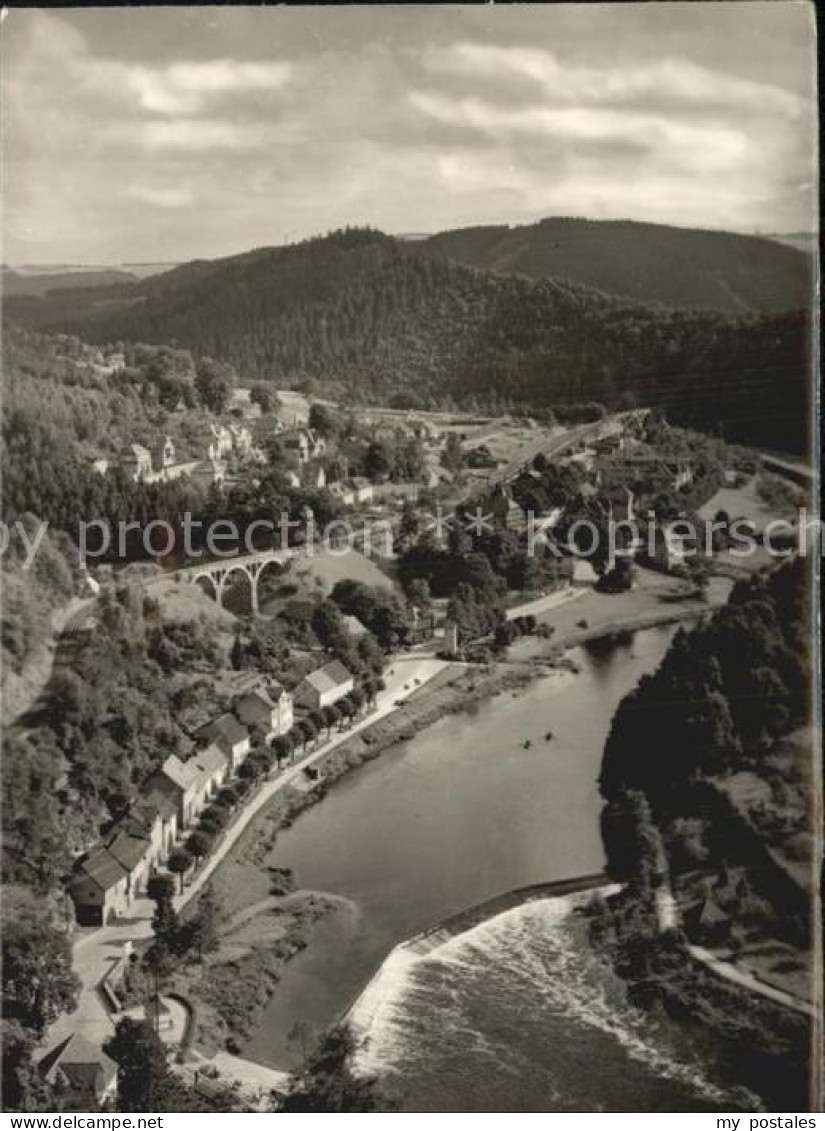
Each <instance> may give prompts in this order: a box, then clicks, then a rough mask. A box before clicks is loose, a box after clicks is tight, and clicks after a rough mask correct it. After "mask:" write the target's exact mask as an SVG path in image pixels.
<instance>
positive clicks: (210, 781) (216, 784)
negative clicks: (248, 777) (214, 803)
mask: <svg viewBox="0 0 825 1131" xmlns="http://www.w3.org/2000/svg"><path fill="white" fill-rule="evenodd" d="M192 761H193V762H194V763H195V765H196V767H197V768H198V770H199V771H200V774H201V783H200V789H201V790H202V791H203V799H204V803H205V802H206V801H208V800H209V799H210V798H211V797H214V796H215V794H216V793H217V792H218V790H219V789H220V788H221V786H222V785H223V783H224V782H225V781H226V778H227V775H228V774H229V759H228V758H227V756H226V755H225V754H224V752H223V751H222V750H221V749H220V747H219V746H218V745H217V744H216V743H210V744H209V745H208V746H206V747H204V749H203V750H199V751H198V752H197V753H196V754H195V755H194V757H193V758H192Z"/></svg>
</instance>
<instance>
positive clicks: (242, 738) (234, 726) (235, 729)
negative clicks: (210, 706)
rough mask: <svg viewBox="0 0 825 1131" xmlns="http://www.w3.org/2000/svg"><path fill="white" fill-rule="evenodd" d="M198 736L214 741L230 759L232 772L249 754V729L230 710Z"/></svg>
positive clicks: (202, 730)
mask: <svg viewBox="0 0 825 1131" xmlns="http://www.w3.org/2000/svg"><path fill="white" fill-rule="evenodd" d="M198 738H199V739H203V740H204V741H206V742H211V743H214V744H215V746H217V747H218V749H219V750H221V751H223V753H224V754H225V755H226V757H227V758H228V759H229V768H230V772H231V773H233V774H236V773H237V772H238V770H239V769H240V767H241V766H242V765H243V763H244V761H245V760H246V757H247V755H248V754H249V749H250V744H251V740H250V737H249V731H248V730H247V728H246V727H245V726H243V725H242V723H240V722H239V721H238V719H236V718H235V716H234V715H232V714H230V713H229V712H228V711H227V712H225V713H224V714H223V715H219V716H218V718H217V719H213V720H212V722H210V723H207V724H206V726H204V727H201V729H200V730H199V731H198Z"/></svg>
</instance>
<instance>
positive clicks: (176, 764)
mask: <svg viewBox="0 0 825 1131" xmlns="http://www.w3.org/2000/svg"><path fill="white" fill-rule="evenodd" d="M200 784H201V783H200V773H199V771H198V769H197V767H196V766H194V765H193V764H192V762H182V761H181V760H180V758H178V756H177V754H170V756H169V757H168V758H167V759H166V761H165V762H164V763H163V766H162V767H161V770H160V772H159V773H157V774H153V776H152V777H151V778H150V779H149V781H148V782H147V783H146V786H147V788H148V789H149V790H150V791H157V792H158V793H160V794H162V795H163V796H164V797H168V798H170V799H171V800H173V801H174V803H175V805H176V806H177V810H178V829H179V830H180V829H185V828H186V827H187V826H188V825H190V824H191V823H192V821H193V820H194V819H195V818H196V817H197V815H198V813H199V812H200V810H199V809H198V807H197V806H198V801H199V786H200Z"/></svg>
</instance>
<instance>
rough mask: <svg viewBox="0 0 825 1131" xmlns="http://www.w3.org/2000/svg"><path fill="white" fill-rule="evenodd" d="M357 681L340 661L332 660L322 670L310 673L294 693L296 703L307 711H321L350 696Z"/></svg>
mask: <svg viewBox="0 0 825 1131" xmlns="http://www.w3.org/2000/svg"><path fill="white" fill-rule="evenodd" d="M354 686H355V681H354V679H353V677H352V675H351V674H350V672H349V671H347V669H346V668H345V667H344V665H343V664H342V663H341V661H340V660H332V661H331V662H330V663H328V664H325V665H324V666H323V667H322V668H318V669H317V670H316V671H314V672H310V674H309V675H308V676H305V677H304V679H302V680H301V682H300V683H299V684H298V686H297V687H296V689H295V692H294V698H295V702H296V703H297V704H299V706H301V707H304V708H306V709H307V710H315V711H317V710H319V709H320V708H321V707H329V706H331V705H332V704H333V703H337V702H338V700H339V699H342V698H343V697H344V696H345V695H348V694H349V693H350V691H352V689H353V688H354Z"/></svg>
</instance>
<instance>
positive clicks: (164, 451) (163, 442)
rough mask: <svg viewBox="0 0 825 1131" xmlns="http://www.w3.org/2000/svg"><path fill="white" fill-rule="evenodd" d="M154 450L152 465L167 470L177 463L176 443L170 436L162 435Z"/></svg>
mask: <svg viewBox="0 0 825 1131" xmlns="http://www.w3.org/2000/svg"><path fill="white" fill-rule="evenodd" d="M151 451H152V467H153V469H154V470H155V471H156V472H158V471H165V470H167V469H168V468H170V467H174V465H175V445H174V444H173V443H172V440H171V438H170V437H169V436H161V437H160V438H159V439H158V440H157V442H156V443H155V445H154V446H153V448H152V449H151Z"/></svg>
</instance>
